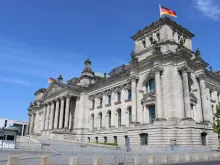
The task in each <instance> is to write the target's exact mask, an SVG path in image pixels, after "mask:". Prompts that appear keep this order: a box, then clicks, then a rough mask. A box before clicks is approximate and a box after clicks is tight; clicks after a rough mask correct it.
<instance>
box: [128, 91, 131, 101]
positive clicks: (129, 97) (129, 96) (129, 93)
mask: <svg viewBox="0 0 220 165" xmlns="http://www.w3.org/2000/svg"><path fill="white" fill-rule="evenodd" d="M128 100H131V89H129V90H128Z"/></svg>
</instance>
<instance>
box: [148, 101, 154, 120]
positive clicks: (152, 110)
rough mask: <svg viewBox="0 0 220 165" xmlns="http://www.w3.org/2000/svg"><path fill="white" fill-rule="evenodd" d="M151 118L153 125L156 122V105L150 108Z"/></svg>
mask: <svg viewBox="0 0 220 165" xmlns="http://www.w3.org/2000/svg"><path fill="white" fill-rule="evenodd" d="M149 118H150V119H149V120H150V122H151V123H152V122H153V121H155V105H151V106H149Z"/></svg>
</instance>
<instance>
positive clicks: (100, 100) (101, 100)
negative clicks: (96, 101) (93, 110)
mask: <svg viewBox="0 0 220 165" xmlns="http://www.w3.org/2000/svg"><path fill="white" fill-rule="evenodd" d="M101 106H102V98H100V107H101Z"/></svg>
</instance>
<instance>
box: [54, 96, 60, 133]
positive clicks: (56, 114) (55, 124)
mask: <svg viewBox="0 0 220 165" xmlns="http://www.w3.org/2000/svg"><path fill="white" fill-rule="evenodd" d="M59 107H60V101H59V100H58V99H57V100H56V111H55V119H54V129H57V128H58V120H59V119H58V117H59V111H60V109H59Z"/></svg>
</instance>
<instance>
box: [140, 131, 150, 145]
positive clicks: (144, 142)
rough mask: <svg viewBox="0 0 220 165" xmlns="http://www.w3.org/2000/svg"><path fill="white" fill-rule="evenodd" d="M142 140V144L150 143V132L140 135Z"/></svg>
mask: <svg viewBox="0 0 220 165" xmlns="http://www.w3.org/2000/svg"><path fill="white" fill-rule="evenodd" d="M140 142H141V145H148V134H145V133H144V134H141V135H140Z"/></svg>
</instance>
